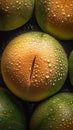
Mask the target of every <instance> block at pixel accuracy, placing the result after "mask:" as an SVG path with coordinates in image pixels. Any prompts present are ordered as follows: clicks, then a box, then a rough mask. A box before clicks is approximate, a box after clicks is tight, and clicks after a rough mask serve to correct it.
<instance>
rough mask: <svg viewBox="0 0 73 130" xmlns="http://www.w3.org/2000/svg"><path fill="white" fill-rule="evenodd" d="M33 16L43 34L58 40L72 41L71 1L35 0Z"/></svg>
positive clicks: (72, 3) (72, 6) (72, 14)
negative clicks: (48, 34) (45, 33)
mask: <svg viewBox="0 0 73 130" xmlns="http://www.w3.org/2000/svg"><path fill="white" fill-rule="evenodd" d="M35 15H36V19H37V22H38V24H39V25H40V27H41V28H42V30H44V31H45V32H47V33H50V34H51V35H53V36H55V37H56V38H59V39H63V40H69V39H73V1H72V0H71V1H70V0H66V1H65V0H36V3H35Z"/></svg>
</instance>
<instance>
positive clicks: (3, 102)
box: [0, 88, 26, 130]
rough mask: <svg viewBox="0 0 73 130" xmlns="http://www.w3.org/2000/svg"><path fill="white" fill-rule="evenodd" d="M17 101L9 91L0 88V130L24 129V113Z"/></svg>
mask: <svg viewBox="0 0 73 130" xmlns="http://www.w3.org/2000/svg"><path fill="white" fill-rule="evenodd" d="M17 101H18V100H16V99H15V98H14V97H13V96H12V94H10V93H9V91H7V90H5V89H3V88H0V129H1V130H26V118H25V113H24V112H23V111H22V108H21V107H20V106H19V105H18V104H19V103H18V102H17Z"/></svg>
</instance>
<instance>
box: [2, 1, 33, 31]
mask: <svg viewBox="0 0 73 130" xmlns="http://www.w3.org/2000/svg"><path fill="white" fill-rule="evenodd" d="M33 9H34V0H0V31H8V30H13V29H16V28H19V27H20V26H22V25H24V24H25V23H27V22H28V21H29V19H30V18H31V16H32V14H33Z"/></svg>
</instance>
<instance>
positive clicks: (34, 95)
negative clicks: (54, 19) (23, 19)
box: [1, 32, 68, 101]
mask: <svg viewBox="0 0 73 130" xmlns="http://www.w3.org/2000/svg"><path fill="white" fill-rule="evenodd" d="M1 71H2V75H3V79H4V81H5V83H6V85H7V86H8V88H9V89H10V90H11V91H12V92H13V93H15V94H16V95H17V96H19V97H21V98H22V99H24V100H30V101H39V100H42V99H44V98H46V97H48V96H51V95H52V94H54V93H55V92H57V91H58V90H59V89H60V88H61V87H62V85H63V84H64V81H65V79H66V76H67V71H68V61H67V57H66V54H65V51H64V49H63V47H62V46H61V45H60V43H59V42H58V41H57V40H55V39H54V38H53V37H51V36H49V35H48V34H45V33H42V32H28V33H25V34H22V35H20V36H18V37H16V38H15V39H13V40H12V41H11V42H10V44H8V46H7V47H6V48H5V50H4V52H3V55H2V59H1Z"/></svg>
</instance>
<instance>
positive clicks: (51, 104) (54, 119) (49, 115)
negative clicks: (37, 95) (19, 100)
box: [30, 92, 73, 130]
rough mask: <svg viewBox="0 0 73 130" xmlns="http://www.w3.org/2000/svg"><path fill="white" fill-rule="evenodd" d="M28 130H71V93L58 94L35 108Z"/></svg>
mask: <svg viewBox="0 0 73 130" xmlns="http://www.w3.org/2000/svg"><path fill="white" fill-rule="evenodd" d="M30 130H73V93H66V92H64V93H59V94H57V95H55V96H53V97H51V98H49V99H48V100H46V101H43V102H42V103H40V104H39V105H38V107H36V109H35V111H34V112H33V114H32V116H31V121H30Z"/></svg>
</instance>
